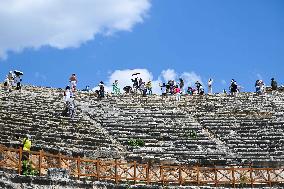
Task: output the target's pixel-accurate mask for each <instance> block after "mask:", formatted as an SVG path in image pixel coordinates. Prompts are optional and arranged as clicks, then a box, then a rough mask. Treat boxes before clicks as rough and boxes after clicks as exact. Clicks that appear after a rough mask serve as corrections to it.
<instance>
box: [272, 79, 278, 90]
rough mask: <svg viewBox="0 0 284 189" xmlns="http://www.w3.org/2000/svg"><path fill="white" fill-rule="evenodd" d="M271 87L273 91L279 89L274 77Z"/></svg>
mask: <svg viewBox="0 0 284 189" xmlns="http://www.w3.org/2000/svg"><path fill="white" fill-rule="evenodd" d="M271 89H272V90H273V91H275V90H277V82H276V81H275V79H274V78H271Z"/></svg>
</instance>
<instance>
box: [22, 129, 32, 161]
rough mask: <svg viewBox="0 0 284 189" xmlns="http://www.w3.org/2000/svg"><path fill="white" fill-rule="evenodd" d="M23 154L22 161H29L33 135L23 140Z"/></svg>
mask: <svg viewBox="0 0 284 189" xmlns="http://www.w3.org/2000/svg"><path fill="white" fill-rule="evenodd" d="M22 145H23V154H22V161H24V160H29V153H30V151H31V146H32V142H31V135H29V134H27V135H26V136H25V138H24V140H23V143H22Z"/></svg>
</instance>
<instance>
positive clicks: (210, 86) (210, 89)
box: [208, 78, 213, 94]
mask: <svg viewBox="0 0 284 189" xmlns="http://www.w3.org/2000/svg"><path fill="white" fill-rule="evenodd" d="M212 85H213V80H212V79H211V78H210V79H209V80H208V94H213V90H212Z"/></svg>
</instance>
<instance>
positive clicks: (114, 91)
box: [112, 80, 120, 95]
mask: <svg viewBox="0 0 284 189" xmlns="http://www.w3.org/2000/svg"><path fill="white" fill-rule="evenodd" d="M112 91H113V93H114V94H115V95H119V94H120V88H119V86H118V80H115V81H114V83H113V84H112Z"/></svg>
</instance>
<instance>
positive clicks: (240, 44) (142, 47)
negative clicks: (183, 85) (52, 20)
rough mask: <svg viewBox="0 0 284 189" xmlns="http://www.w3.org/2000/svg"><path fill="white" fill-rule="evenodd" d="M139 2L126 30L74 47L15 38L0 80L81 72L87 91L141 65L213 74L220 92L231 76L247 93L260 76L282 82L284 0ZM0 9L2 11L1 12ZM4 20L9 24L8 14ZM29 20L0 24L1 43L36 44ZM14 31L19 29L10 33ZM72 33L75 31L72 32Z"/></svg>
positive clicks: (155, 70) (43, 79) (35, 80)
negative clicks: (11, 74) (10, 75)
mask: <svg viewBox="0 0 284 189" xmlns="http://www.w3.org/2000/svg"><path fill="white" fill-rule="evenodd" d="M28 1H31V0H28ZM121 1H123V0H121ZM139 1H141V2H142V1H144V3H145V2H146V3H148V5H150V6H148V7H147V6H146V5H145V4H143V6H144V7H142V5H141V7H142V8H140V9H139V10H137V13H136V14H137V15H139V16H140V19H136V18H137V15H136V18H135V19H136V20H133V22H132V23H130V24H129V27H128V26H127V27H128V28H125V26H123V27H119V28H110V29H102V31H101V32H98V33H95V32H94V33H93V36H94V39H86V38H80V39H79V40H78V41H80V42H79V43H77V44H75V45H74V44H71V45H69V46H68V44H69V43H66V44H64V45H65V46H60V45H62V44H59V43H56V45H54V44H55V43H51V42H50V44H48V43H44V42H42V43H39V44H32V45H31V44H29V43H27V42H26V43H24V42H22V43H20V42H19V44H17V41H16V40H14V41H13V44H14V46H13V48H14V49H16V47H17V45H18V46H19V48H22V49H21V51H19V52H16V51H17V50H13V48H10V49H9V48H8V47H7V49H9V51H8V50H6V49H5V48H4V47H3V48H2V50H3V49H4V50H6V51H4V50H3V51H4V52H5V54H6V55H5V56H6V57H4V56H3V57H4V58H3V57H2V59H1V60H0V68H1V69H0V78H2V80H4V77H5V75H6V74H7V72H8V71H9V70H13V69H19V70H22V71H24V73H25V76H24V78H23V80H24V83H29V84H33V85H40V86H51V87H61V88H63V87H65V85H66V84H68V78H69V76H70V74H71V73H76V74H77V76H78V80H79V83H78V85H79V88H84V87H85V86H86V85H90V86H92V87H93V86H95V85H97V83H98V82H99V81H101V80H103V81H105V82H108V81H109V80H110V78H111V75H112V74H113V73H114V72H115V71H116V70H126V69H137V68H140V69H146V70H147V71H149V72H151V74H152V76H153V80H161V81H162V80H163V78H165V76H164V75H163V73H162V72H163V71H165V70H168V69H172V71H174V72H175V74H176V78H178V77H179V76H181V75H184V74H185V73H191V75H192V74H193V73H194V74H195V76H197V77H198V78H200V79H201V80H202V81H203V82H204V83H206V81H207V80H208V78H210V77H211V78H213V79H214V91H215V92H216V91H221V90H222V89H224V88H225V89H227V88H228V84H229V82H230V80H231V79H232V78H234V79H235V80H237V82H238V83H239V84H240V85H241V86H243V87H244V89H245V90H246V91H253V90H254V87H253V86H254V82H255V80H256V79H263V80H264V81H265V82H266V84H269V82H270V78H271V77H275V78H276V79H277V81H278V83H279V84H283V83H284V79H283V71H284V1H283V0H230V1H228V0H152V1H148V0H139ZM7 6H10V5H7ZM58 6H59V5H58ZM106 6H111V5H106ZM118 6H119V5H118ZM47 7H48V6H47ZM47 7H46V8H47ZM137 9H138V8H137ZM62 11H64V10H62ZM78 11H79V10H78ZM0 14H4V13H1V9H0ZM132 14H133V13H131V15H132ZM11 15H12V16H13V13H10V14H9V15H8V16H7V18H10V17H9V16H11ZM15 15H16V16H14V17H17V16H18V14H17V12H15ZM95 16H97V15H94V17H95ZM127 16H128V17H129V15H127ZM116 17H119V16H116ZM134 17H135V15H134ZM102 18H103V16H101V17H100V19H102ZM82 19H84V18H82ZM1 22H2V23H1ZM79 22H80V23H81V22H82V20H79ZM0 23H1V25H2V26H5V24H7V25H8V24H9V23H8V22H5V23H4V21H3V19H2V20H1V19H0ZM31 23H32V22H27V25H23V28H25V27H27V28H28V29H23V28H15V27H8V29H10V30H11V31H9V30H7V31H4V32H1V30H3V29H1V28H3V27H1V28H0V35H2V37H0V43H1V40H3V41H4V43H6V41H8V42H9V40H7V39H9V38H14V39H15V36H16V39H18V38H17V37H18V35H19V36H21V37H22V38H24V39H25V38H27V37H29V40H31V41H33V37H34V38H37V35H38V33H37V32H35V33H33V35H31V36H25V35H24V34H23V31H24V32H27V33H32V32H33V31H32V30H33V27H31V26H30V25H28V24H31ZM84 23H85V22H84ZM86 23H88V22H86ZM86 25H87V24H86ZM86 28H88V27H86ZM83 29H84V28H83V27H82V30H83ZM15 30H16V31H15ZM47 30H48V29H47ZM86 30H87V29H86ZM104 30H109V31H104ZM11 32H12V33H14V34H13V35H9V34H10V33H11ZM59 32H60V31H59ZM69 32H71V34H72V30H70V31H69ZM76 32H77V31H76ZM78 33H79V34H80V33H84V31H83V32H82V31H80V32H78ZM71 34H70V35H71ZM79 34H78V35H79ZM47 35H48V34H47ZM62 35H63V36H64V33H63V34H62ZM68 35H69V34H68ZM78 35H77V34H76V37H77V36H78ZM64 37H65V36H64ZM72 37H73V35H72ZM19 39H21V38H19ZM11 40H12V39H11ZM3 41H2V43H3ZM19 41H20V40H19ZM43 41H44V40H43ZM58 44H59V45H58ZM0 48H1V45H0ZM11 49H12V50H11ZM125 77H127V76H126V75H125ZM117 79H121V78H117ZM188 79H189V80H194V79H195V77H193V78H192V77H188ZM109 82H111V81H109ZM225 82H226V83H227V84H225Z"/></svg>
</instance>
